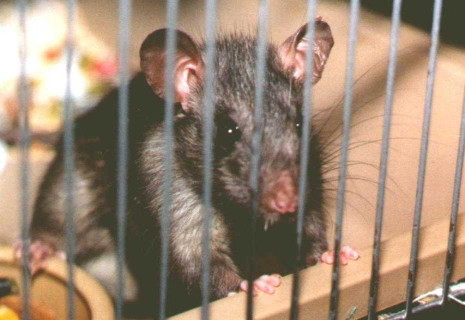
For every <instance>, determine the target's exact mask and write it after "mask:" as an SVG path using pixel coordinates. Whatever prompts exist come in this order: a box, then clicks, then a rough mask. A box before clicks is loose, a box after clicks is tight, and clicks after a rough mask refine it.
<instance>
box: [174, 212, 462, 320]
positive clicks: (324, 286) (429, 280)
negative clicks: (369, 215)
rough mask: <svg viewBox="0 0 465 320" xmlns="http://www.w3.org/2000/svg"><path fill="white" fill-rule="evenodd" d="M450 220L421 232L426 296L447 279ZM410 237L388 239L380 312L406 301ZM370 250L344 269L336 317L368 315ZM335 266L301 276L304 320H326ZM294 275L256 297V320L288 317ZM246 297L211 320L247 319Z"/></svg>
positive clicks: (421, 286)
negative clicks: (272, 293) (272, 292)
mask: <svg viewBox="0 0 465 320" xmlns="http://www.w3.org/2000/svg"><path fill="white" fill-rule="evenodd" d="M448 230H449V220H447V221H442V222H440V223H436V224H434V225H431V226H428V227H424V228H422V230H421V243H422V245H421V246H420V251H419V261H420V262H419V269H418V274H417V286H416V293H417V295H418V294H421V293H425V292H426V291H428V290H431V289H434V288H437V287H439V286H440V285H441V284H442V279H443V275H444V263H445V253H446V248H447V246H446V239H447V237H448ZM458 230H459V235H458V237H457V242H456V245H457V246H456V247H457V252H456V256H455V271H454V276H453V281H454V280H455V281H456V280H458V279H460V278H463V277H465V215H463V214H462V215H460V220H459V224H458ZM410 242H411V235H410V233H406V234H403V235H399V236H396V237H394V238H392V239H389V240H387V241H385V242H384V243H383V245H382V249H381V250H382V251H381V255H382V258H381V269H380V274H381V277H380V289H379V290H380V291H379V300H378V301H379V304H378V309H380V310H382V309H383V308H386V307H389V306H392V305H395V304H398V303H401V302H402V301H404V299H405V292H406V283H407V275H408V265H409V256H410ZM371 255H372V249H371V248H366V249H364V250H362V251H361V256H362V258H361V259H359V260H358V261H355V262H351V263H349V264H348V265H347V266H344V267H342V272H341V282H340V287H339V288H340V292H341V296H340V301H339V314H338V319H344V316H346V315H348V314H349V312H350V311H351V310H352V309H353V308H355V310H356V313H355V319H358V318H360V317H363V316H365V315H366V314H367V307H368V292H369V284H370V275H371ZM331 271H332V268H331V266H328V265H322V264H319V265H317V266H315V267H312V268H309V269H306V270H304V271H302V273H301V281H302V282H301V284H302V291H301V296H300V300H299V301H300V319H327V318H328V315H329V294H330V292H331V285H330V279H331ZM291 283H292V276H286V277H284V278H283V283H282V285H281V286H280V287H279V288H278V290H277V291H276V293H275V294H274V295H265V294H263V293H262V294H260V295H259V296H258V297H257V298H256V299H255V317H254V319H257V320H280V319H287V318H288V317H289V308H290V304H291V302H290V301H291V299H290V298H291V286H292V284H291ZM245 302H246V295H245V293H240V294H237V295H235V296H233V297H230V298H225V299H223V300H219V301H216V302H214V303H212V304H211V309H210V310H211V314H210V315H211V317H210V319H212V320H213V319H218V320H233V319H234V320H236V319H245V312H246V308H245ZM195 319H201V317H200V309H196V310H192V311H189V312H186V313H183V314H181V315H178V316H175V317H172V318H171V320H195Z"/></svg>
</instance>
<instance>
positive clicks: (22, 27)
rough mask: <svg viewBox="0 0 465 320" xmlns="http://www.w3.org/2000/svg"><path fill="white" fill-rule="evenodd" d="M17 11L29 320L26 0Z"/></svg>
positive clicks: (24, 262) (25, 297)
mask: <svg viewBox="0 0 465 320" xmlns="http://www.w3.org/2000/svg"><path fill="white" fill-rule="evenodd" d="M17 6H18V7H17V9H18V12H19V31H20V32H19V36H20V38H19V47H18V51H19V62H20V73H19V83H18V99H19V113H20V117H19V119H20V122H19V125H20V129H21V139H20V151H21V166H20V170H21V172H20V179H21V190H20V192H21V204H20V207H21V218H20V223H21V227H20V228H21V244H22V247H21V250H22V252H21V256H22V261H21V262H22V263H21V276H22V282H21V293H22V295H21V298H22V301H23V306H24V307H23V314H22V318H23V319H26V320H28V319H29V318H30V310H29V307H30V287H31V275H30V271H29V246H30V240H29V219H28V218H29V199H30V195H29V180H30V179H29V147H30V130H29V86H28V83H27V82H28V81H27V78H26V69H27V67H26V63H27V29H26V11H27V1H26V0H19V1H18V3H17Z"/></svg>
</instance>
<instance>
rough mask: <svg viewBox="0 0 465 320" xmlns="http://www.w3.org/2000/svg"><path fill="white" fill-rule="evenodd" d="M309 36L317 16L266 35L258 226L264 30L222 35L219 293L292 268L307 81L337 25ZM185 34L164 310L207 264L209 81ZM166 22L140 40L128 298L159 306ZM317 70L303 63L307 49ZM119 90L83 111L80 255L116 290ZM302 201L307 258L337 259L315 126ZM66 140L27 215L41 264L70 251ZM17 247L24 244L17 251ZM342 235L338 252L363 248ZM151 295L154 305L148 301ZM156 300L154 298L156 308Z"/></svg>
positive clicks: (216, 145)
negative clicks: (279, 35)
mask: <svg viewBox="0 0 465 320" xmlns="http://www.w3.org/2000/svg"><path fill="white" fill-rule="evenodd" d="M315 28H316V29H315V38H314V41H313V43H309V41H308V37H307V25H303V26H302V27H300V28H299V29H298V30H297V31H296V32H295V33H293V34H292V35H291V36H290V37H289V38H287V40H285V41H284V43H283V44H282V45H280V46H276V45H273V44H268V45H267V55H266V78H265V79H266V80H265V83H264V95H263V139H262V142H261V161H260V168H259V183H260V194H259V200H258V201H259V204H258V217H257V220H256V228H255V230H251V228H250V223H251V218H252V213H253V209H252V198H253V196H252V194H253V193H252V190H251V187H250V185H249V181H250V174H251V155H252V138H253V134H254V120H253V117H254V116H253V115H254V101H255V79H256V61H257V58H256V45H257V39H256V37H255V36H252V35H245V34H237V33H236V34H226V35H219V36H218V37H217V39H216V60H215V81H214V85H215V98H214V115H213V118H214V127H215V128H214V133H213V134H214V136H213V157H214V160H213V172H212V175H213V180H212V181H213V191H212V210H213V215H212V216H213V218H212V221H211V225H212V232H211V243H210V247H211V252H210V253H211V267H210V274H211V276H210V287H211V299H218V298H222V297H225V296H227V295H228V294H230V293H231V292H237V291H247V290H254V292H266V293H273V292H274V291H275V290H276V287H277V286H279V284H280V282H281V278H280V275H285V274H289V273H290V272H292V271H293V270H294V263H295V261H296V257H297V250H296V216H297V211H298V188H299V185H298V180H299V179H298V178H299V166H300V163H299V162H300V158H301V153H300V145H301V127H302V121H303V116H302V104H303V101H302V99H303V85H304V81H305V78H306V77H308V76H311V77H312V82H313V83H314V84H315V83H317V82H318V81H319V80H320V78H321V76H322V73H323V70H324V67H325V64H326V62H327V60H328V57H329V54H330V51H331V48H332V47H333V44H334V40H333V37H332V34H331V29H330V27H329V25H328V24H327V23H326V22H325V21H323V20H322V19H321V18H320V17H319V18H317V19H316V20H315ZM175 32H176V33H177V52H176V59H175V68H174V77H173V79H174V93H175V100H176V105H175V115H174V142H173V144H174V146H173V162H172V166H173V173H172V175H173V181H172V190H171V197H172V199H171V206H170V208H169V214H170V219H171V222H170V230H169V246H170V257H169V266H170V269H169V279H168V284H169V289H168V303H167V308H168V311H167V312H168V315H171V314H175V313H177V312H180V311H183V310H187V309H189V308H192V307H195V306H198V305H200V302H201V300H200V299H201V293H200V292H201V291H200V286H201V275H202V245H201V243H202V232H203V208H204V204H203V201H202V183H203V177H202V168H203V157H202V154H203V134H202V131H203V122H202V121H203V115H202V109H203V104H202V99H203V89H204V87H203V80H204V69H205V65H204V54H205V53H204V51H205V44H202V43H197V42H196V41H194V40H193V39H192V38H191V37H190V36H189V35H188V34H187V33H185V32H182V31H180V30H176V31H175ZM166 36H167V30H166V29H160V30H156V31H154V32H152V33H151V34H149V35H148V36H147V38H146V39H145V41H144V42H143V44H142V46H141V49H140V59H141V61H140V65H141V70H142V72H141V73H139V74H137V75H136V76H135V77H134V78H133V80H132V81H131V83H130V87H129V109H128V121H129V134H128V142H129V146H128V148H129V150H128V157H129V158H128V163H129V165H128V180H127V186H128V189H127V192H128V196H127V214H126V219H127V226H126V270H125V275H126V276H125V281H126V289H127V290H126V300H127V301H138V306H139V307H138V308H137V309H138V310H142V309H144V308H141V307H140V306H144V307H145V308H148V309H150V310H148V311H147V310H146V311H144V312H147V313H151V314H156V312H157V307H156V306H154V305H156V304H157V302H158V300H156V299H158V294H159V286H158V283H159V277H160V259H161V257H160V256H161V252H160V243H161V239H160V234H161V231H160V229H161V226H160V221H161V212H162V206H163V181H164V180H163V177H164V162H163V157H164V153H165V149H164V148H165V147H164V139H165V137H164V113H165V110H164V100H163V99H164V97H165V79H164V65H165V41H166ZM307 54H312V55H313V63H314V68H313V74H312V75H306V74H305V70H306V67H305V63H306V55H307ZM117 106H118V91H117V90H114V91H113V92H111V93H110V94H109V95H108V96H106V97H105V98H104V99H103V100H102V101H101V102H100V103H99V104H98V105H97V106H96V107H94V108H93V109H91V110H90V111H88V112H87V113H85V114H83V115H80V116H79V117H77V119H76V120H75V145H74V147H75V170H74V182H75V189H74V193H73V195H74V203H75V232H76V248H75V249H76V250H75V252H74V256H75V262H76V264H77V265H79V266H81V267H83V268H84V269H85V270H87V271H89V272H90V273H91V274H93V275H94V276H96V277H97V278H98V279H99V280H100V281H101V282H102V283H103V284H104V286H105V287H106V288H107V289H108V290H109V291H110V292H113V294H114V293H115V290H116V289H115V288H116V276H115V270H116V269H115V268H116V266H115V259H116V244H115V243H116V226H117V217H116V197H117V189H116V186H117V178H116V177H117V174H116V172H117V151H118V145H117V139H116V137H117V132H118V108H117ZM312 132H313V133H312V136H311V144H310V146H311V148H310V151H309V163H308V174H307V176H306V177H305V178H306V179H307V185H308V188H307V194H306V199H307V201H306V202H307V204H306V208H305V212H304V227H303V242H302V243H303V245H302V246H303V249H302V250H303V254H304V257H305V259H304V264H303V265H302V266H299V267H302V268H304V267H307V266H311V265H313V264H315V263H317V262H318V261H319V260H321V261H323V262H326V263H332V262H333V260H334V254H333V253H332V252H331V251H328V243H327V235H326V228H327V226H326V224H327V217H326V216H325V214H324V210H323V208H322V206H323V201H324V194H323V186H322V184H323V180H322V172H321V167H322V162H323V161H324V156H323V153H324V150H321V149H320V144H319V136H318V134H317V133H316V132H315V131H314V130H312ZM63 154H64V150H63V147H62V142H61V141H60V142H59V143H58V144H57V147H56V156H55V158H54V159H53V160H52V163H51V165H50V167H49V169H48V171H47V172H46V174H45V176H44V179H43V181H42V184H41V187H40V191H39V194H38V197H37V200H36V203H35V209H34V214H33V218H32V222H31V226H30V228H31V229H30V232H31V233H30V234H31V246H30V261H31V268H32V269H33V271H35V270H39V269H41V268H42V267H43V266H44V265H45V264H46V261H47V259H48V258H49V257H50V256H54V255H57V254H59V255H61V256H63V255H62V252H64V248H65V243H66V237H65V212H64V211H65V209H64V208H65V198H66V194H65V188H64V185H65V182H64V168H63ZM252 235H253V236H254V237H255V241H256V242H255V243H256V252H255V253H254V254H255V256H254V258H256V262H255V264H256V265H255V272H256V274H254V278H255V279H257V280H256V281H254V283H253V285H252V286H251V287H250V288H249V285H248V283H247V281H245V279H246V278H247V270H248V255H247V252H248V247H249V243H250V242H249V241H250V239H251V237H252ZM18 252H20V250H18ZM357 258H358V252H357V251H356V250H355V249H352V248H350V247H343V249H342V251H341V257H340V259H341V260H340V261H341V263H343V264H345V263H347V261H348V260H350V259H357ZM147 306H153V307H147ZM151 308H152V309H151Z"/></svg>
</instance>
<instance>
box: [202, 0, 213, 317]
mask: <svg viewBox="0 0 465 320" xmlns="http://www.w3.org/2000/svg"><path fill="white" fill-rule="evenodd" d="M205 11H206V18H205V29H206V36H207V39H206V55H205V85H204V97H203V104H204V109H203V134H204V140H203V156H204V158H203V161H204V162H203V164H204V168H203V205H204V216H203V234H202V319H203V320H207V319H208V318H209V311H210V309H209V302H210V258H211V253H210V238H211V226H212V219H213V211H212V199H211V196H212V170H213V169H212V168H213V167H212V163H213V153H212V148H213V114H214V101H215V100H214V96H215V85H214V80H215V79H214V77H215V56H216V47H215V45H216V44H215V34H216V0H207V2H206V4H205Z"/></svg>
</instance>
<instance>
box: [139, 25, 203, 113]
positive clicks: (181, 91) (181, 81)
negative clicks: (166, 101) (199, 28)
mask: <svg viewBox="0 0 465 320" xmlns="http://www.w3.org/2000/svg"><path fill="white" fill-rule="evenodd" d="M176 33H177V50H176V58H175V64H174V77H173V79H174V91H175V99H176V102H179V103H181V105H182V107H183V109H184V111H186V112H188V111H189V110H187V108H188V107H187V99H188V97H189V95H190V93H191V92H192V89H193V87H194V86H195V85H196V84H198V83H199V81H202V78H203V61H202V56H201V53H200V50H199V48H198V46H197V44H196V43H195V42H194V40H192V38H191V37H189V36H188V35H187V34H186V33H184V32H182V31H179V30H176ZM167 34H168V30H167V29H159V30H156V31H154V32H152V33H151V34H149V35H148V36H147V38H145V40H144V42H143V43H142V46H141V48H140V52H139V53H140V66H141V69H142V71H143V72H144V73H145V77H146V79H147V82H148V84H149V85H150V86H151V87H152V89H153V91H154V92H155V93H156V94H157V95H158V96H159V97H161V98H164V97H165V64H166V37H167Z"/></svg>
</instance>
